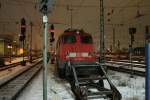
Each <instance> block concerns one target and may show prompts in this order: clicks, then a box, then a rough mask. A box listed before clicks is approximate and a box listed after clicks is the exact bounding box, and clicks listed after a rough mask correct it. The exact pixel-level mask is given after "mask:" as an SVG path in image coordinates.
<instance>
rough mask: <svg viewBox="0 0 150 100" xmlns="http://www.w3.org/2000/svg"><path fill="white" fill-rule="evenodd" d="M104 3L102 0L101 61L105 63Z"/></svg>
mask: <svg viewBox="0 0 150 100" xmlns="http://www.w3.org/2000/svg"><path fill="white" fill-rule="evenodd" d="M104 50H105V44H104V3H103V0H100V63H104V57H105V56H104V52H105V51H104Z"/></svg>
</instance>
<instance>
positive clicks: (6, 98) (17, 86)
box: [0, 60, 42, 100]
mask: <svg viewBox="0 0 150 100" xmlns="http://www.w3.org/2000/svg"><path fill="white" fill-rule="evenodd" d="M41 67H42V61H41V60H40V61H38V62H37V63H36V64H34V65H33V66H31V67H29V68H28V69H26V70H24V71H23V72H22V73H20V74H18V75H16V76H14V77H12V78H11V79H10V80H8V81H6V82H5V83H3V84H1V85H0V100H15V99H16V97H17V96H18V94H19V93H20V92H21V91H22V90H23V88H25V86H27V84H28V83H29V81H30V80H31V79H32V78H33V77H34V76H35V75H36V74H37V73H38V72H39V71H40V69H41Z"/></svg>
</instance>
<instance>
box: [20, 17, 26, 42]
mask: <svg viewBox="0 0 150 100" xmlns="http://www.w3.org/2000/svg"><path fill="white" fill-rule="evenodd" d="M25 32H26V21H25V19H24V18H22V19H21V34H20V38H19V40H20V41H24V40H25Z"/></svg>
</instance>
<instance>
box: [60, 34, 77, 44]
mask: <svg viewBox="0 0 150 100" xmlns="http://www.w3.org/2000/svg"><path fill="white" fill-rule="evenodd" d="M75 42H76V37H75V36H74V35H64V36H63V43H75Z"/></svg>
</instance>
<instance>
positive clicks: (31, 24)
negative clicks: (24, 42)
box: [30, 22, 33, 63]
mask: <svg viewBox="0 0 150 100" xmlns="http://www.w3.org/2000/svg"><path fill="white" fill-rule="evenodd" d="M30 26H31V36H30V63H32V26H33V23H32V22H30Z"/></svg>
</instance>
